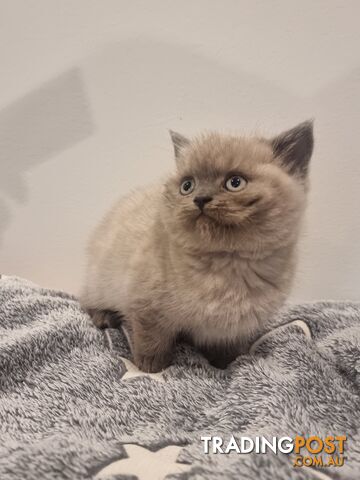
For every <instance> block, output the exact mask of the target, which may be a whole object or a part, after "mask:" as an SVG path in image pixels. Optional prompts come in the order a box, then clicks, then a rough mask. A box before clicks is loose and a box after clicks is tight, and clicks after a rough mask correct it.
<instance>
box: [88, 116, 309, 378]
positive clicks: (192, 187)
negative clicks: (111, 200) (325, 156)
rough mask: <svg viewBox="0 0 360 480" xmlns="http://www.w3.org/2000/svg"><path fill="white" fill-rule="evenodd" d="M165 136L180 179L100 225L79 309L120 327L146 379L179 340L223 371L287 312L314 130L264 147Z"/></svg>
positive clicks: (145, 192)
mask: <svg viewBox="0 0 360 480" xmlns="http://www.w3.org/2000/svg"><path fill="white" fill-rule="evenodd" d="M170 133H171V136H172V140H173V143H174V149H175V157H176V167H177V168H176V171H175V172H174V174H173V175H171V176H170V177H169V178H167V179H166V181H165V183H160V182H159V184H157V185H155V186H153V187H149V188H146V189H141V190H139V191H138V192H136V193H133V194H131V195H129V196H128V197H127V198H124V199H122V200H121V201H120V202H118V203H117V204H116V205H115V206H114V208H113V209H112V210H111V211H110V212H109V213H108V214H107V215H106V216H105V218H104V220H103V221H102V222H101V224H100V225H99V226H98V228H97V229H96V231H95V233H94V235H93V237H92V239H91V242H90V245H89V251H88V253H89V265H88V270H87V278H86V285H85V288H84V291H83V294H82V298H81V301H82V305H83V306H84V307H85V308H86V309H87V310H88V311H89V312H90V313H91V314H92V315H93V316H94V321H95V323H96V324H97V325H98V326H100V327H101V326H102V327H104V326H114V325H115V324H114V321H113V320H112V319H113V318H114V317H111V316H109V315H108V311H114V312H118V313H119V314H121V315H122V316H123V318H124V321H125V324H127V325H128V326H129V327H130V330H131V337H132V349H133V356H134V362H135V363H136V365H137V366H138V367H139V368H140V369H142V370H144V371H148V372H156V371H159V370H161V369H163V368H164V367H166V366H167V365H168V364H169V363H170V361H171V354H172V350H173V346H174V343H175V341H176V339H177V337H178V336H179V335H185V336H186V337H187V338H189V339H190V340H191V341H192V342H193V344H194V345H195V346H197V347H199V348H200V349H203V350H204V351H207V353H208V355H209V357H210V360H211V361H212V362H213V363H214V364H215V365H216V364H217V365H218V366H222V367H223V366H224V365H226V363H227V362H228V361H230V360H232V359H233V358H235V357H236V356H237V354H238V353H239V352H240V351H241V349H242V346H243V345H244V344H245V343H246V341H247V340H248V339H249V338H250V337H251V336H253V335H254V334H255V333H256V332H257V331H259V329H261V328H262V327H263V326H264V324H265V322H267V321H268V320H269V319H270V318H271V317H272V316H273V315H274V314H275V313H276V312H277V310H278V309H279V307H280V306H281V305H282V304H283V302H284V300H285V299H286V297H287V295H288V293H289V290H290V287H291V283H292V278H293V274H294V266H295V247H296V243H297V240H298V236H299V228H300V224H301V219H302V216H303V212H304V208H305V203H306V192H307V183H308V182H307V177H308V165H309V160H310V157H311V154H312V150H313V128H312V122H304V123H302V124H300V125H298V126H297V127H295V128H293V129H292V130H289V131H287V132H285V133H283V134H281V135H279V136H278V137H275V138H273V139H269V140H268V139H264V138H260V137H249V138H247V137H236V136H225V135H219V134H217V133H210V134H206V135H203V136H200V137H198V138H195V139H193V140H188V139H187V138H185V137H183V136H181V135H180V134H178V133H175V132H170ZM115 323H116V322H115ZM219 354H221V355H220V357H219Z"/></svg>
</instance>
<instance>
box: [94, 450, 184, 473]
mask: <svg viewBox="0 0 360 480" xmlns="http://www.w3.org/2000/svg"><path fill="white" fill-rule="evenodd" d="M124 448H125V451H126V453H127V455H128V458H122V459H121V460H116V461H115V462H113V463H110V465H107V466H106V467H104V468H103V469H102V470H100V472H98V473H97V475H96V477H95V478H96V479H99V480H100V479H102V478H107V477H111V476H114V475H136V476H137V478H138V480H163V479H164V478H165V477H166V476H167V475H169V474H170V473H171V474H175V473H182V472H187V471H188V470H189V469H191V465H187V464H184V463H176V459H177V456H178V454H179V452H180V450H181V449H182V448H183V447H179V446H177V445H170V446H168V447H165V448H161V449H160V450H157V451H156V452H151V451H150V450H148V449H147V448H144V447H140V446H139V445H133V444H128V445H124Z"/></svg>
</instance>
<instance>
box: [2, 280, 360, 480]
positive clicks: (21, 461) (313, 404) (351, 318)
mask: <svg viewBox="0 0 360 480" xmlns="http://www.w3.org/2000/svg"><path fill="white" fill-rule="evenodd" d="M281 325H282V327H279V326H281ZM359 373H360V304H353V303H334V302H320V303H313V304H307V305H301V306H293V307H287V309H285V310H284V311H283V312H282V313H281V314H279V316H278V318H277V319H276V321H274V323H273V325H271V328H270V327H269V333H268V334H267V335H265V336H264V337H262V338H261V339H260V340H259V341H258V342H257V343H256V344H255V345H254V346H253V348H252V351H251V354H249V355H243V356H240V357H239V358H238V359H237V360H236V361H235V362H233V363H232V364H231V365H230V366H229V367H228V368H227V369H226V370H217V369H215V368H213V367H211V366H210V365H209V364H208V363H207V361H206V360H205V359H204V358H203V357H202V356H201V355H200V354H199V353H198V352H196V351H195V350H193V349H192V348H191V347H189V346H186V345H179V346H178V347H177V348H176V351H175V352H174V362H173V364H172V366H170V367H169V368H168V369H166V370H165V371H164V372H162V373H161V374H155V375H145V374H142V372H139V371H137V369H136V368H135V367H134V365H133V364H132V363H131V355H130V351H129V348H128V344H127V341H126V337H125V335H124V334H123V332H122V331H121V330H114V329H110V330H107V331H99V330H97V329H96V328H95V327H94V326H92V324H91V321H90V319H89V317H88V316H87V315H86V314H85V313H83V312H82V311H81V310H80V307H79V304H78V302H77V300H76V298H74V297H72V296H69V295H67V294H65V293H62V292H57V291H51V290H46V289H43V288H39V287H37V286H36V285H34V284H32V283H30V282H27V281H25V280H20V279H17V278H14V277H3V278H1V279H0V479H1V480H10V479H11V480H15V479H16V480H20V479H21V480H23V479H29V480H30V479H95V478H96V479H100V478H101V479H102V478H109V479H112V480H114V479H131V480H133V479H136V478H138V479H140V480H145V479H146V480H151V479H159V480H160V479H162V478H165V477H166V478H167V479H197V480H200V479H236V480H241V479H251V480H253V479H255V478H258V479H264V480H274V479H281V480H282V479H284V480H285V479H286V480H289V479H316V478H320V479H329V478H330V479H336V478H342V479H359V478H360V434H359V431H358V430H359V425H360V419H359V412H360V410H359V406H360V375H359ZM296 434H299V435H306V436H309V435H312V434H317V435H320V436H325V435H346V436H347V442H346V449H345V457H346V459H345V464H344V466H342V467H327V468H325V467H323V468H320V467H317V468H312V467H304V466H303V467H294V466H293V454H282V453H278V454H277V455H275V454H274V453H272V452H268V453H267V454H255V453H251V454H239V453H237V452H236V451H232V452H230V453H228V454H220V453H210V454H205V453H204V442H203V441H201V440H200V437H201V436H221V437H223V439H229V438H230V437H231V435H234V437H235V438H237V439H239V438H240V437H243V436H247V437H251V438H255V437H256V436H265V437H267V438H271V437H273V436H278V437H282V436H289V437H294V436H295V435H296ZM224 441H225V440H224ZM226 441H227V440H226Z"/></svg>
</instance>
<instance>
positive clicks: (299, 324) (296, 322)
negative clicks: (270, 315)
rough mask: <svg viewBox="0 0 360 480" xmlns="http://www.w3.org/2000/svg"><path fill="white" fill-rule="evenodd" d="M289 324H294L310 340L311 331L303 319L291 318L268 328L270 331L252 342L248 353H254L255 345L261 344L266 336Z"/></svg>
mask: <svg viewBox="0 0 360 480" xmlns="http://www.w3.org/2000/svg"><path fill="white" fill-rule="evenodd" d="M291 325H296V326H297V327H299V328H300V329H301V330H302V331H303V333H304V335H305V337H306V338H309V339H310V340H311V338H312V335H311V331H310V328H309V327H308V325H307V324H306V323H305V322H304V321H303V320H293V321H292V322H289V323H286V324H285V325H280V326H279V327H276V328H274V329H273V330H270V332H267V333H265V335H263V336H262V337H260V338H258V339H257V340H256V342H254V343H253V344H252V345H251V347H250V350H249V353H250V355H253V354H254V353H255V351H256V349H257V347H258V346H259V345H261V344H262V343H263V342H264V341H265V340H266V339H267V338H268V337H270V336H271V335H273V334H274V333H276V332H279V331H280V330H284V329H286V328H288V327H290V326H291Z"/></svg>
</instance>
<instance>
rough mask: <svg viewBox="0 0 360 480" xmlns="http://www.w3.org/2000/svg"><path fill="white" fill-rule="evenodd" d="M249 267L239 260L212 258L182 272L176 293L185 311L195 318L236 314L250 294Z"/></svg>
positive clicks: (198, 262) (195, 262) (222, 316)
mask: <svg viewBox="0 0 360 480" xmlns="http://www.w3.org/2000/svg"><path fill="white" fill-rule="evenodd" d="M244 275H246V266H245V265H244V264H243V262H241V261H240V260H238V259H236V258H232V257H229V258H226V257H225V258H223V257H220V258H212V259H208V260H207V261H204V260H200V261H196V260H195V261H194V263H193V264H192V265H191V266H188V268H185V269H183V270H182V272H181V275H180V277H179V279H178V288H177V294H178V295H179V297H181V300H182V305H183V306H184V309H185V310H186V311H188V310H189V309H190V308H191V310H192V312H194V314H195V313H196V318H197V319H201V321H203V318H207V319H209V318H212V319H213V318H214V317H221V318H227V317H229V316H233V315H234V314H235V315H236V313H237V312H239V311H240V310H241V309H242V308H243V307H242V305H243V304H244V302H245V301H246V299H247V298H248V297H249V295H251V292H249V289H248V288H247V286H246V280H245V281H244Z"/></svg>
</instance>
